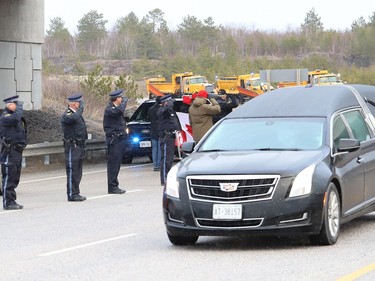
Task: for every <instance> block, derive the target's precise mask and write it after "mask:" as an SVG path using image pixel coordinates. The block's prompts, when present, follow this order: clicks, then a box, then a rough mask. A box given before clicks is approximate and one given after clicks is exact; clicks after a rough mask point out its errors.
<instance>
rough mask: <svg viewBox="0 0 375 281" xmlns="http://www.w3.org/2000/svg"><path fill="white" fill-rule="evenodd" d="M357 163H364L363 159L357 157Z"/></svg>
mask: <svg viewBox="0 0 375 281" xmlns="http://www.w3.org/2000/svg"><path fill="white" fill-rule="evenodd" d="M357 163H358V164H360V163H362V157H361V156H358V157H357Z"/></svg>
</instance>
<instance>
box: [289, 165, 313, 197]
mask: <svg viewBox="0 0 375 281" xmlns="http://www.w3.org/2000/svg"><path fill="white" fill-rule="evenodd" d="M315 166H316V165H315V164H314V165H311V166H308V167H307V168H305V169H303V170H302V171H301V172H300V173H299V174H298V175H297V176H296V177H295V179H294V181H293V185H292V188H291V190H290V193H289V197H297V196H302V195H306V194H310V193H311V186H312V178H313V175H314V171H315Z"/></svg>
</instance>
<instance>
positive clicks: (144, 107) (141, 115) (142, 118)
mask: <svg viewBox="0 0 375 281" xmlns="http://www.w3.org/2000/svg"><path fill="white" fill-rule="evenodd" d="M154 104H155V100H152V101H147V102H144V103H142V104H141V105H140V106H139V107H138V108H137V110H136V111H135V112H134V113H133V115H132V116H131V117H130V121H138V122H150V119H149V118H148V114H147V113H148V109H149V108H150V107H151V106H153V105H154ZM173 109H174V110H175V111H176V112H187V111H186V110H185V109H184V104H183V103H182V100H181V99H179V100H175V102H174V104H173Z"/></svg>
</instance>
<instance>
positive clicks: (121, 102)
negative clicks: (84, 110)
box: [103, 89, 128, 194]
mask: <svg viewBox="0 0 375 281" xmlns="http://www.w3.org/2000/svg"><path fill="white" fill-rule="evenodd" d="M122 92H123V90H122V89H119V90H116V91H114V92H112V93H110V94H109V96H110V102H109V104H108V106H107V107H106V109H105V111H104V118H103V128H104V132H105V136H106V144H107V181H108V193H109V194H123V193H125V192H126V191H125V190H124V189H121V188H119V182H118V174H119V172H120V167H121V163H122V158H123V155H124V152H125V119H124V112H125V108H126V104H127V102H128V98H127V97H125V96H123V95H122Z"/></svg>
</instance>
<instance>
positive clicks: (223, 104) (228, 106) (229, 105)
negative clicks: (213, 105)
mask: <svg viewBox="0 0 375 281" xmlns="http://www.w3.org/2000/svg"><path fill="white" fill-rule="evenodd" d="M227 98H228V100H223V99H222V98H221V97H218V98H217V99H216V101H217V103H218V104H219V105H220V109H221V111H220V113H219V114H217V115H214V116H212V121H213V123H214V124H215V123H216V122H217V121H219V120H220V119H221V118H223V117H225V116H227V115H228V114H229V113H231V112H232V111H233V108H235V107H237V106H238V101H237V99H236V98H235V97H234V96H233V95H227Z"/></svg>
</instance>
